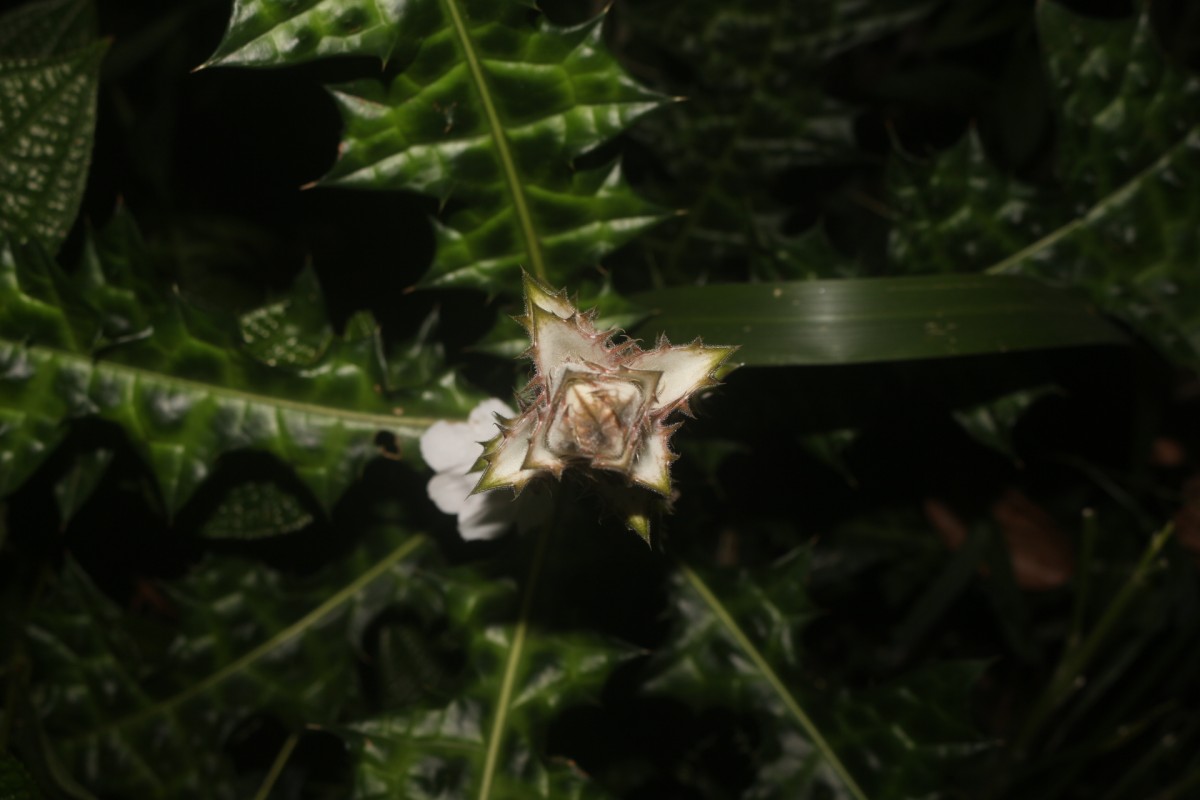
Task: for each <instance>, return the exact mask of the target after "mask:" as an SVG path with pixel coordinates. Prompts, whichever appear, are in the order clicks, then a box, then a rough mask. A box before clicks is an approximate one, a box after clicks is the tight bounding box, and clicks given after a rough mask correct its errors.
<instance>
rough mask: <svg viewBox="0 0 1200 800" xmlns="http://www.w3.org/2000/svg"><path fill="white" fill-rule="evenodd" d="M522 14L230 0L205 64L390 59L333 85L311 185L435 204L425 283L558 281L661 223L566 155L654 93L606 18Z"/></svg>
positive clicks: (508, 8)
mask: <svg viewBox="0 0 1200 800" xmlns="http://www.w3.org/2000/svg"><path fill="white" fill-rule="evenodd" d="M529 19H530V14H529V8H528V6H526V5H524V4H522V3H518V2H515V1H514V0H503V1H502V2H490V1H489V2H484V1H483V0H416V2H408V3H387V4H382V5H381V4H378V3H373V2H368V1H367V0H340V1H338V0H324V2H322V1H321V0H317V2H312V1H311V0H309V2H303V3H285V2H280V1H279V0H238V3H237V4H236V7H235V9H234V13H233V17H232V19H231V21H230V26H229V30H228V32H227V33H226V36H225V39H224V41H223V42H222V44H221V46H220V47H219V48H218V50H217V53H216V55H214V57H213V59H212V61H211V62H210V63H212V64H244V65H256V66H276V65H284V64H294V63H298V62H302V61H306V60H309V59H312V58H317V57H321V56H327V55H333V54H359V55H372V56H377V57H380V58H383V59H388V58H390V57H392V56H396V55H397V54H399V53H403V58H402V59H400V58H398V59H397V60H398V61H400V62H401V63H403V64H404V71H403V72H402V73H401V74H400V75H398V76H397V77H395V78H394V79H392V80H391V82H390V83H388V84H384V83H381V82H379V81H362V82H358V83H354V84H349V85H345V86H339V87H337V88H336V89H335V90H334V97H335V99H336V100H337V102H338V106H339V108H340V109H341V112H342V116H343V118H344V120H345V123H346V130H345V138H344V141H343V143H342V146H341V148H340V151H339V153H340V157H339V159H338V162H337V163H336V164H335V165H334V168H333V170H332V171H331V172H330V173H329V175H327V176H326V177H325V178H324V180H323V181H322V183H324V184H326V185H333V186H350V187H359V188H368V189H402V190H411V191H420V192H426V193H428V194H432V195H434V196H436V197H438V198H439V200H441V201H442V202H443V204H446V205H447V206H448V207H449V209H450V210H449V211H448V213H447V214H446V216H445V218H444V219H442V220H440V221H439V222H438V224H437V226H436V229H437V251H436V255H435V258H434V264H433V266H432V268H431V270H430V272H429V273H428V274H427V275H426V276H425V279H424V282H425V283H426V284H428V285H456V286H474V287H478V288H485V289H489V290H503V289H507V290H510V291H515V290H516V287H517V286H518V285H519V275H520V270H521V268H522V267H524V268H526V269H528V270H529V271H531V272H533V273H535V274H537V275H538V276H539V277H541V278H542V279H543V280H546V281H549V282H551V283H554V284H555V285H564V284H568V283H571V282H572V279H573V278H574V277H575V276H577V275H579V274H581V273H582V272H584V271H585V270H588V269H591V268H593V267H595V266H597V265H598V264H599V261H600V259H601V258H603V257H604V255H605V254H607V253H609V252H611V251H612V250H613V249H614V248H616V247H618V246H620V245H621V244H623V243H624V242H627V241H628V240H629V239H630V238H632V237H633V236H635V235H636V234H637V233H638V232H640V231H642V230H644V229H646V228H647V227H649V226H650V225H653V224H654V223H655V222H657V221H658V219H659V218H660V216H661V211H660V210H659V209H657V208H655V207H654V206H652V205H651V204H649V203H647V202H646V201H644V200H641V199H640V198H638V197H637V195H635V194H634V193H633V192H632V190H630V188H629V187H628V186H627V185H626V183H625V182H624V180H623V179H622V177H621V173H620V170H619V169H618V168H617V167H616V166H611V167H608V168H602V169H596V170H588V171H577V170H575V169H574V168H573V166H572V163H571V162H572V159H574V158H575V157H576V156H578V155H580V154H582V153H585V152H587V151H590V150H593V149H595V148H596V147H597V146H599V145H600V144H602V143H603V142H605V141H607V140H608V139H611V138H612V137H613V136H615V135H616V134H617V133H619V132H621V131H622V130H624V128H625V127H626V126H628V125H629V123H630V122H631V121H632V120H633V119H635V118H636V117H638V116H640V115H642V114H644V113H646V112H647V111H649V110H651V109H653V108H655V107H656V106H657V105H659V103H660V102H661V98H660V97H659V96H658V95H656V94H654V93H652V92H649V91H647V90H645V89H643V88H641V87H640V86H638V85H637V84H636V83H635V82H633V81H632V80H631V79H629V78H628V77H627V76H626V75H625V74H624V72H623V71H622V70H621V69H620V67H619V66H618V65H617V63H616V61H615V60H614V59H613V58H612V56H611V55H609V54H608V52H607V50H606V49H605V47H604V44H603V41H602V37H601V23H602V20H603V18H597V19H596V20H593V21H592V22H589V23H587V24H584V25H580V26H576V27H570V28H563V27H558V26H554V25H551V24H550V23H548V22H546V21H545V20H544V19H543V20H539V21H538V22H536V23H531V22H530V21H529Z"/></svg>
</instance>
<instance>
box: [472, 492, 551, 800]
mask: <svg viewBox="0 0 1200 800" xmlns="http://www.w3.org/2000/svg"><path fill="white" fill-rule="evenodd" d="M565 505H566V504H565V503H563V502H562V501H561V499H560V500H559V503H558V513H555V515H554V520H553V521H552V522H551V523H550V524H549V525H545V526H543V527H542V529H541V531H540V532H539V533H538V538H537V542H536V543H535V544H534V550H533V561H532V562H531V563H530V566H529V574H528V576H527V577H526V579H525V593H524V594H523V595H522V597H521V611H520V614H519V616H518V617H517V625H516V628H514V630H513V637H512V645H511V646H510V647H509V650H508V660H507V661H506V663H505V665H504V677H503V678H502V679H501V682H500V697H499V699H498V700H497V702H496V716H495V717H494V718H493V719H492V730H491V733H490V734H489V735H488V746H487V755H486V757H485V758H484V762H483V774H482V775H481V776H480V779H479V795H478V798H479V800H488V798H489V797H490V796H491V792H492V782H493V781H494V779H495V777H496V765H497V764H498V763H499V760H500V746H501V745H502V744H503V743H504V729H505V725H506V723H507V722H508V710H509V705H510V704H511V703H512V694H513V687H514V686H515V685H516V682H517V670H518V668H519V667H520V665H521V656H522V655H523V653H524V650H525V637H526V635H527V634H528V632H529V616H530V613H531V612H532V610H533V600H534V596H535V595H536V594H537V587H538V580H539V578H540V577H541V574H542V565H543V563H544V562H545V560H546V545H547V543H548V542H549V541H550V534H551V531H552V530H554V529H556V528H557V527H558V521H559V517H560V516H561V510H562V508H563V507H564V506H565Z"/></svg>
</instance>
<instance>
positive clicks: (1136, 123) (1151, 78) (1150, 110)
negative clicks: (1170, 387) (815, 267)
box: [891, 3, 1200, 366]
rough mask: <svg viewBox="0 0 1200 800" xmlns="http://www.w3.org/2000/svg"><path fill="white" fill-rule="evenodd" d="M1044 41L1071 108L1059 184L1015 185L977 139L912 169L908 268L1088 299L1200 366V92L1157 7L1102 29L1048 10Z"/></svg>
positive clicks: (1059, 92) (1058, 92) (897, 234)
mask: <svg viewBox="0 0 1200 800" xmlns="http://www.w3.org/2000/svg"><path fill="white" fill-rule="evenodd" d="M1038 30H1039V33H1040V35H1041V39H1042V46H1043V48H1044V52H1045V54H1046V57H1045V60H1046V70H1047V73H1048V79H1049V81H1050V88H1051V90H1052V92H1053V94H1054V97H1055V102H1056V104H1057V107H1058V113H1057V116H1056V119H1057V121H1058V139H1057V150H1056V169H1055V174H1054V179H1053V181H1052V182H1050V183H1049V184H1048V185H1045V186H1038V187H1034V186H1029V185H1025V184H1023V183H1022V182H1021V181H1019V180H1016V179H1014V178H1013V177H1011V176H1008V175H1004V174H1002V173H1001V172H999V171H998V170H997V169H996V168H995V166H993V165H992V164H991V162H990V161H989V159H988V157H987V154H986V153H985V152H984V148H983V146H982V145H981V143H980V141H979V139H978V138H977V137H975V136H973V135H971V136H967V137H964V139H963V141H962V142H961V143H960V144H959V145H957V146H956V147H955V148H954V149H952V150H951V151H950V152H949V153H947V154H946V155H944V156H942V157H941V158H939V159H938V160H937V161H936V162H935V163H934V164H933V165H932V166H931V167H929V168H925V169H922V168H920V167H917V166H914V165H902V162H900V163H901V165H898V167H897V169H896V170H895V174H894V176H893V193H894V196H895V205H896V207H897V210H898V211H899V212H900V217H899V224H897V226H896V227H895V228H894V232H893V238H892V242H891V247H892V255H893V258H894V259H895V261H896V265H897V267H898V268H899V269H901V270H903V271H905V272H914V273H926V272H979V271H987V272H989V273H991V274H1007V275H1029V276H1034V277H1037V278H1040V279H1043V280H1045V281H1047V282H1051V283H1057V284H1060V285H1070V286H1082V287H1085V288H1087V289H1088V290H1090V292H1091V294H1092V296H1093V297H1094V298H1095V301H1096V303H1097V304H1099V305H1100V306H1101V307H1103V308H1105V309H1106V310H1108V311H1110V312H1112V313H1114V314H1117V315H1119V316H1122V317H1123V318H1125V319H1126V320H1127V321H1128V322H1129V323H1131V324H1133V325H1134V326H1135V327H1136V328H1137V329H1138V330H1139V331H1140V332H1141V333H1142V334H1143V335H1144V336H1146V337H1147V338H1148V339H1149V340H1150V341H1152V342H1153V343H1154V344H1155V345H1156V346H1158V347H1160V348H1162V349H1163V351H1164V352H1166V353H1168V354H1170V356H1171V357H1172V358H1175V359H1177V360H1179V361H1181V362H1183V363H1186V364H1189V365H1191V366H1195V364H1196V363H1197V362H1196V355H1197V341H1198V338H1197V337H1198V336H1200V334H1198V332H1197V325H1198V324H1200V323H1198V322H1197V320H1198V319H1200V309H1198V307H1197V305H1196V304H1197V302H1198V301H1197V299H1196V298H1197V297H1200V284H1198V283H1197V278H1196V270H1195V263H1196V258H1197V253H1200V241H1198V239H1197V233H1196V226H1195V220H1196V217H1197V214H1200V207H1197V205H1196V202H1197V201H1196V199H1195V195H1194V193H1193V192H1192V191H1191V189H1190V187H1191V186H1192V185H1193V184H1194V183H1195V181H1196V180H1197V179H1200V131H1198V130H1197V127H1196V126H1197V124H1200V110H1198V109H1200V102H1198V101H1200V79H1197V77H1196V76H1195V75H1194V74H1190V73H1188V72H1186V71H1184V70H1181V69H1179V68H1178V67H1176V66H1175V65H1172V64H1171V63H1169V61H1168V59H1167V58H1166V56H1165V55H1164V54H1163V52H1162V51H1161V47H1160V45H1159V44H1158V42H1157V41H1156V40H1155V37H1154V32H1153V30H1152V27H1151V23H1150V13H1149V7H1148V6H1147V7H1146V9H1145V10H1143V11H1142V12H1141V13H1140V14H1139V15H1138V17H1137V18H1136V19H1135V20H1118V21H1101V20H1086V19H1084V18H1081V17H1079V16H1077V15H1074V14H1071V13H1070V12H1068V11H1066V10H1065V9H1063V8H1062V7H1061V6H1059V5H1057V4H1055V3H1043V4H1041V5H1039V7H1038Z"/></svg>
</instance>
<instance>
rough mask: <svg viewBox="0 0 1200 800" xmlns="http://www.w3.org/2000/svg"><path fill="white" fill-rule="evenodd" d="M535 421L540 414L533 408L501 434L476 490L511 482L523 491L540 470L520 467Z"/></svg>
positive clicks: (494, 487)
mask: <svg viewBox="0 0 1200 800" xmlns="http://www.w3.org/2000/svg"><path fill="white" fill-rule="evenodd" d="M536 421H537V414H536V412H534V411H533V410H532V409H530V410H529V411H528V412H526V414H525V416H523V417H520V418H519V419H518V420H517V421H516V423H515V424H514V427H513V429H512V430H510V431H508V432H507V433H506V434H505V435H504V436H503V437H502V438H501V440H500V441H499V442H498V443H497V444H496V447H495V451H494V452H493V453H492V454H491V460H490V461H489V462H488V465H487V469H486V470H484V472H483V477H481V478H480V479H479V485H478V486H476V487H475V491H476V492H485V491H487V490H489V489H496V488H499V487H502V486H510V487H512V488H513V489H515V490H517V491H520V490H521V489H522V488H523V487H524V486H525V484H527V483H529V481H530V480H531V479H533V477H534V476H536V475H537V474H538V470H526V469H522V467H521V465H522V464H524V463H525V456H526V454H527V453H528V452H529V437H530V436H531V435H532V434H533V429H534V423H535V422H536Z"/></svg>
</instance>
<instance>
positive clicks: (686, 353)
mask: <svg viewBox="0 0 1200 800" xmlns="http://www.w3.org/2000/svg"><path fill="white" fill-rule="evenodd" d="M733 351H734V348H732V347H704V346H702V345H687V346H686V347H660V348H658V349H655V350H650V351H648V352H645V353H638V354H637V355H636V356H634V357H633V358H631V359H629V362H628V364H627V366H629V367H630V368H632V369H645V370H657V371H659V372H661V373H662V374H663V376H662V380H660V381H659V382H658V398H657V401H656V402H655V404H654V409H655V410H656V411H658V410H660V409H663V408H667V407H669V406H672V405H675V404H676V403H678V402H680V401H682V400H686V399H687V397H688V395H690V394H691V393H692V392H694V391H696V390H697V389H699V388H700V387H702V386H705V385H706V384H708V383H709V382H710V381H711V379H712V373H713V370H715V369H716V368H717V367H718V366H720V364H721V362H722V361H724V360H725V359H726V358H728V357H729V355H730V354H731V353H732V352H733Z"/></svg>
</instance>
